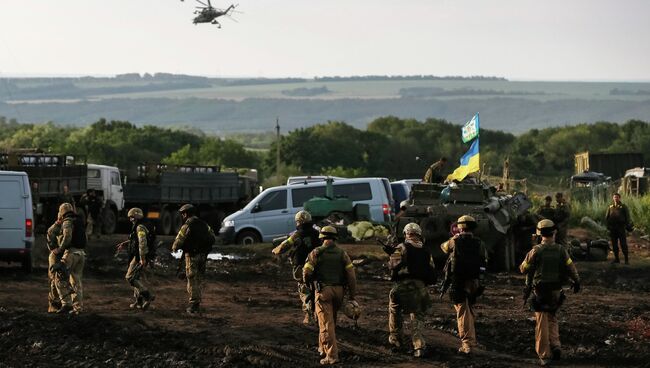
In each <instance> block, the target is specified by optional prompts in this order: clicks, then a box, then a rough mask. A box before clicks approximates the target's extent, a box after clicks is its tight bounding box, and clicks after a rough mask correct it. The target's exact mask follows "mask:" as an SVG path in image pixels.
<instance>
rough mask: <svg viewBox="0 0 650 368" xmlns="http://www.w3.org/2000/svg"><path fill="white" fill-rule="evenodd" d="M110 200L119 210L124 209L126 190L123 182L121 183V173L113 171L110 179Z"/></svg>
mask: <svg viewBox="0 0 650 368" xmlns="http://www.w3.org/2000/svg"><path fill="white" fill-rule="evenodd" d="M110 181H111V182H110V187H111V189H110V191H111V194H110V196H111V197H110V198H111V200H112V201H113V202H115V204H116V205H117V207H118V210H121V209H122V208H124V190H122V182H121V181H120V172H119V171H117V170H111V178H110Z"/></svg>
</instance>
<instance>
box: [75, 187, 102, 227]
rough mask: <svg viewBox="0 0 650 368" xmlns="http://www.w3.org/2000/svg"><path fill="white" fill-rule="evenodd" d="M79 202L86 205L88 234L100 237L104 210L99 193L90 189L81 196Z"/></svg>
mask: <svg viewBox="0 0 650 368" xmlns="http://www.w3.org/2000/svg"><path fill="white" fill-rule="evenodd" d="M79 204H80V205H81V206H83V207H84V210H85V211H86V219H85V220H86V222H87V228H86V234H87V235H88V236H91V235H93V234H95V235H96V236H97V239H99V233H100V232H101V227H102V225H101V221H100V213H101V210H102V201H101V200H100V199H99V198H97V193H95V190H94V189H88V190H87V191H86V194H84V195H83V196H82V197H81V200H80V201H79Z"/></svg>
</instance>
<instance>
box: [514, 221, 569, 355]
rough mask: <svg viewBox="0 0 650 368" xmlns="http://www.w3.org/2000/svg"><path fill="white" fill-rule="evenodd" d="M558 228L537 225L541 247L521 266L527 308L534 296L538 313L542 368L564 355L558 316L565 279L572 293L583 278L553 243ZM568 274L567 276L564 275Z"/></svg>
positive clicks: (538, 349) (537, 342) (542, 223)
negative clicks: (524, 282)
mask: <svg viewBox="0 0 650 368" xmlns="http://www.w3.org/2000/svg"><path fill="white" fill-rule="evenodd" d="M554 232H555V224H554V223H553V221H551V220H548V219H546V220H542V221H540V222H539V223H538V224H537V235H539V236H541V238H542V241H541V243H540V244H538V245H536V246H534V247H533V249H531V250H530V252H528V254H527V255H526V259H525V260H524V261H523V262H522V263H521V265H520V266H519V270H520V271H521V273H525V274H526V289H524V304H525V303H526V301H527V300H528V297H529V296H530V292H531V290H532V292H533V294H534V295H533V299H532V300H531V303H530V305H531V309H532V310H533V311H534V312H535V321H536V324H535V351H536V352H537V355H538V356H539V362H540V364H541V365H543V366H544V365H547V364H548V363H549V361H550V359H551V358H553V359H555V360H557V359H560V357H561V355H562V350H561V346H560V334H559V330H558V324H557V317H556V315H555V313H556V312H557V310H558V308H559V307H560V305H561V304H562V302H563V301H564V299H565V296H564V292H563V291H562V283H563V282H564V281H566V277H565V276H566V275H568V276H569V278H571V279H572V280H573V291H574V292H575V293H577V292H579V291H580V278H579V276H578V271H577V270H576V267H575V265H574V264H573V261H572V260H571V257H569V254H568V253H567V251H566V250H565V249H564V248H563V247H562V246H561V245H559V244H557V243H554V242H553V233H554ZM565 270H566V273H565Z"/></svg>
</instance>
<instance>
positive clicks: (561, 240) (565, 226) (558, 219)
mask: <svg viewBox="0 0 650 368" xmlns="http://www.w3.org/2000/svg"><path fill="white" fill-rule="evenodd" d="M570 218H571V207H569V204H568V203H567V202H566V200H565V199H564V195H563V194H562V193H561V192H558V193H556V194H555V217H554V218H553V219H552V220H553V222H554V223H555V225H556V226H557V233H556V234H555V242H556V243H558V244H562V245H567V240H566V236H567V232H568V231H569V219H570Z"/></svg>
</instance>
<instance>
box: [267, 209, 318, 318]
mask: <svg viewBox="0 0 650 368" xmlns="http://www.w3.org/2000/svg"><path fill="white" fill-rule="evenodd" d="M295 221H296V231H294V232H292V233H291V235H289V238H287V239H286V240H285V241H283V242H282V243H280V245H278V246H277V247H275V248H273V251H272V252H273V254H275V255H279V254H282V253H284V252H286V251H288V250H291V254H290V256H291V266H292V270H293V278H294V280H296V281H297V282H298V295H299V296H300V301H301V303H302V311H303V312H305V318H304V320H303V321H302V323H304V324H312V323H313V321H314V291H313V288H312V287H311V286H310V285H309V284H307V283H305V282H304V281H303V278H302V268H303V266H304V265H305V262H306V261H307V256H308V255H309V253H310V252H311V251H312V250H314V249H316V248H318V247H319V246H320V240H319V237H318V228H317V227H316V226H315V225H314V223H313V221H312V218H311V214H309V212H307V211H300V212H298V213H296V216H295Z"/></svg>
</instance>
